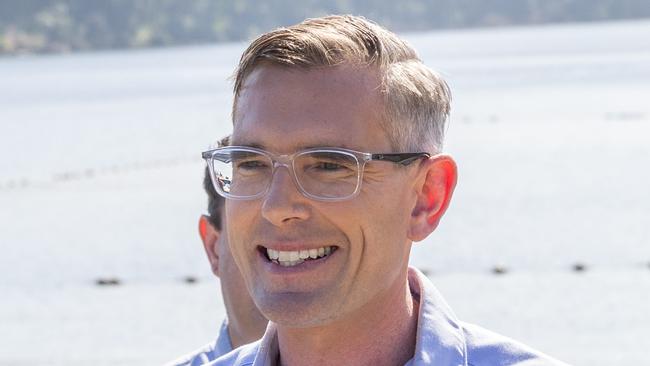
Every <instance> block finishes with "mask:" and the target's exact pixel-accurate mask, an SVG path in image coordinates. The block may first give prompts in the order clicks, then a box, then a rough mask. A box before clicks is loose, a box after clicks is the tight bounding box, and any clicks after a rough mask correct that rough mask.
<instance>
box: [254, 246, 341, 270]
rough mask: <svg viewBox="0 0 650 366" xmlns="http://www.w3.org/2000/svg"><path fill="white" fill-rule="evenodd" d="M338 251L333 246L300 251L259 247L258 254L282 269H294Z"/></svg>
mask: <svg viewBox="0 0 650 366" xmlns="http://www.w3.org/2000/svg"><path fill="white" fill-rule="evenodd" d="M337 249H338V247H337V246H335V245H328V246H322V247H318V248H309V249H306V248H305V249H300V250H278V249H272V248H267V247H264V246H259V247H258V250H259V251H260V253H261V254H262V255H263V256H264V257H265V258H266V259H267V260H268V261H269V262H271V263H274V264H276V265H279V266H282V267H294V266H298V265H300V264H303V263H305V262H316V261H321V260H323V259H325V258H327V257H328V256H330V255H331V254H332V253H334V252H335V251H336V250H337Z"/></svg>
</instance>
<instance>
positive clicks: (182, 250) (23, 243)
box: [0, 21, 650, 366]
mask: <svg viewBox="0 0 650 366" xmlns="http://www.w3.org/2000/svg"><path fill="white" fill-rule="evenodd" d="M648 34H650V22H648V21H636V22H619V23H595V24H581V25H562V26H542V27H529V28H504V29H488V30H482V29H479V30H462V31H445V32H434V33H419V34H408V35H405V37H406V38H407V39H408V40H409V41H411V43H412V44H413V45H414V46H415V48H416V49H417V50H418V51H419V52H420V54H421V56H422V58H423V59H424V60H425V62H426V63H427V64H428V65H430V66H432V67H434V68H435V69H437V70H439V71H440V72H441V73H442V74H443V75H444V76H445V77H446V78H447V80H448V81H449V83H450V85H451V87H452V90H453V93H454V105H453V113H452V118H451V124H450V127H449V130H448V138H447V144H446V150H447V151H448V152H449V153H451V154H452V155H453V156H454V157H455V158H456V160H457V162H458V165H459V169H460V176H459V183H458V187H457V190H456V193H455V196H454V200H453V202H452V205H451V207H450V209H449V211H448V213H447V215H446V216H445V218H444V219H443V222H442V223H441V225H440V227H439V229H438V230H437V231H436V232H435V233H434V234H432V235H431V236H430V237H429V238H428V239H426V240H425V241H423V242H421V243H418V244H416V245H415V248H414V253H413V255H412V263H413V264H414V265H415V266H417V267H419V268H423V269H426V270H427V271H428V272H429V273H430V276H431V278H432V279H433V281H434V283H436V285H437V286H438V287H439V288H440V290H441V291H442V293H443V294H444V295H445V296H446V297H447V299H448V301H449V302H450V303H451V305H452V307H453V308H454V309H455V310H456V312H457V313H458V314H459V316H460V317H461V318H462V319H464V320H467V321H472V322H475V323H478V324H481V325H483V326H485V327H488V328H490V329H493V330H496V331H499V332H501V333H504V334H506V335H509V336H512V337H514V338H516V339H519V340H522V341H524V342H526V343H529V344H531V345H532V346H534V347H536V348H539V349H541V350H543V351H545V352H547V353H549V354H551V355H554V356H556V357H558V358H561V359H563V360H565V361H567V362H570V363H573V364H577V365H603V366H605V365H608V366H609V365H632V364H634V365H641V364H650V353H649V352H648V349H650V338H648V337H647V333H648V332H649V331H650V314H648V310H647V309H649V308H650V193H649V192H650V188H649V187H650V103H649V102H648V101H649V100H650V37H648V36H647V35H648ZM244 46H245V45H244V44H240V43H237V44H224V45H218V46H202V47H189V48H174V49H161V50H146V51H126V52H122V51H120V52H100V53H89V54H76V55H65V56H38V57H20V58H4V59H0V253H2V254H1V255H0V271H1V272H0V274H1V277H0V290H1V291H2V300H1V301H0V365H35V364H37V365H81V364H89V363H90V364H93V365H157V364H161V363H163V362H165V361H167V360H169V359H171V358H174V357H175V356H178V355H180V354H182V353H185V352H187V351H189V350H191V349H193V348H195V347H198V346H200V345H202V344H204V343H206V342H207V341H209V340H211V339H212V338H213V337H214V336H215V335H216V332H217V329H218V326H219V322H220V319H221V318H222V316H223V313H224V310H223V305H222V304H221V299H220V293H219V291H218V281H217V280H215V279H213V277H212V276H211V273H210V271H209V267H208V265H207V262H206V260H205V259H204V255H203V249H202V247H201V244H200V242H199V239H198V236H197V234H196V221H197V218H198V215H199V214H200V213H202V212H203V211H204V209H205V196H204V194H203V192H202V189H201V179H202V173H203V171H202V168H203V163H202V161H201V159H200V152H201V151H202V150H203V149H205V148H206V147H207V146H208V145H210V144H211V143H212V142H213V140H215V139H217V138H219V137H221V136H223V135H225V134H227V133H229V132H230V129H231V126H230V122H229V109H230V104H231V91H230V88H231V85H230V83H229V81H228V80H227V78H228V76H229V75H230V73H231V72H232V70H233V68H234V66H235V64H236V62H237V60H238V57H239V54H240V53H241V51H242V50H243V48H244ZM577 263H580V264H583V265H584V266H585V267H586V271H583V272H580V273H576V272H574V271H572V267H573V266H574V265H575V264H577ZM497 265H498V266H503V267H504V268H506V269H507V270H508V272H507V273H506V274H504V275H501V276H496V275H493V274H492V272H491V269H492V268H493V267H494V266H497ZM105 276H109V277H110V276H114V277H118V278H120V279H121V281H122V285H121V286H115V287H97V286H95V285H94V281H95V279H97V278H99V277H105ZM186 276H195V277H197V278H198V280H199V281H198V283H196V284H193V285H188V284H186V283H185V282H184V281H183V280H182V279H183V278H184V277H186Z"/></svg>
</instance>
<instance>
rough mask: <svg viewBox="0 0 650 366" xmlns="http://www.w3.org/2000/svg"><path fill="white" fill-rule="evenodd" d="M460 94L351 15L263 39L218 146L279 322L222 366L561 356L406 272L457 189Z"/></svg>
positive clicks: (242, 260)
mask: <svg viewBox="0 0 650 366" xmlns="http://www.w3.org/2000/svg"><path fill="white" fill-rule="evenodd" d="M449 101H450V94H449V90H448V88H447V86H446V84H445V82H444V81H443V80H442V79H441V78H440V77H439V76H438V75H436V74H435V73H434V72H432V71H431V70H430V69H428V68H427V67H426V66H424V65H423V64H422V62H421V61H420V60H419V59H418V58H417V55H416V53H415V51H414V50H413V49H412V48H411V47H410V46H408V45H407V44H406V43H405V42H404V41H402V40H401V39H399V38H398V37H397V36H396V35H394V34H392V33H390V32H389V31H387V30H385V29H383V28H381V27H379V26H378V25H376V24H374V23H371V22H369V21H366V20H365V19H363V18H359V17H352V16H330V17H324V18H318V19H311V20H306V21H304V22H302V23H300V24H298V25H295V26H292V27H289V28H283V29H278V30H276V31H273V32H270V33H267V34H264V35H262V36H261V37H259V38H258V39H256V40H255V41H253V43H252V44H251V45H250V46H249V48H248V49H247V50H246V51H245V52H244V54H243V56H242V58H241V61H240V64H239V67H238V70H237V73H236V79H235V87H234V105H233V114H232V115H233V135H232V144H233V146H230V147H226V148H221V149H216V150H211V151H207V152H204V154H203V156H204V158H205V159H206V160H207V161H208V164H209V167H210V169H211V173H212V178H213V181H214V184H215V187H216V189H217V191H218V192H219V193H220V194H221V195H223V196H225V197H226V198H227V200H226V216H227V218H228V220H227V221H228V228H227V231H228V238H229V242H230V246H231V250H232V254H233V257H234V259H235V262H236V263H237V266H238V267H239V269H240V270H241V272H242V275H243V277H244V280H245V282H246V286H247V288H248V291H249V292H250V294H251V296H252V298H253V300H254V302H255V304H256V305H257V307H258V308H259V309H260V311H261V312H262V314H264V316H265V317H266V318H268V319H269V320H270V323H269V326H268V327H267V329H266V332H265V334H264V336H263V337H262V339H261V340H259V341H257V342H255V343H252V344H250V345H246V346H243V347H240V348H239V349H237V350H235V351H233V352H231V353H229V354H227V355H225V356H223V357H222V358H219V359H217V360H216V361H214V362H213V363H211V364H212V365H256V366H262V365H290V366H293V365H391V366H392V365H404V364H406V365H440V366H443V365H474V366H478V365H526V366H529V365H559V364H561V363H559V362H558V361H554V360H552V359H551V358H549V357H547V356H545V355H543V354H541V353H539V352H536V351H534V350H531V349H530V348H528V347H526V346H523V345H521V344H519V343H516V342H514V341H512V340H510V339H508V338H505V337H502V336H499V335H496V334H494V333H491V332H489V331H487V330H484V329H482V328H480V327H477V326H475V325H471V324H466V323H462V322H460V321H459V320H458V319H457V318H456V316H455V315H454V313H453V312H452V311H451V309H450V308H449V307H448V306H447V304H446V303H445V301H444V300H443V299H442V297H441V295H440V294H439V293H438V292H437V291H436V289H435V287H434V286H433V284H432V283H431V282H430V281H429V280H428V279H427V278H426V277H425V276H424V275H422V274H421V273H420V272H418V271H417V270H415V269H412V268H409V267H408V260H409V253H410V249H411V245H412V242H413V241H420V240H422V239H424V238H425V237H427V236H428V235H429V234H430V233H431V232H433V230H434V229H435V228H436V227H437V225H438V223H439V222H440V219H441V218H442V215H443V214H444V212H445V210H446V209H447V206H448V205H449V202H450V199H451V196H452V193H453V190H454V187H455V185H456V165H455V163H454V160H453V159H452V158H451V157H450V156H448V155H445V154H442V153H441V151H442V141H443V133H444V131H445V122H446V119H447V116H448V114H449Z"/></svg>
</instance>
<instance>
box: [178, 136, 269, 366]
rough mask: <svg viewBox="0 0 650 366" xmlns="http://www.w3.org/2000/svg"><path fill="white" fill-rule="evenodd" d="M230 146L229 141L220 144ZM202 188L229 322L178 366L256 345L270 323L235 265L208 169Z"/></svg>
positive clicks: (209, 250)
mask: <svg viewBox="0 0 650 366" xmlns="http://www.w3.org/2000/svg"><path fill="white" fill-rule="evenodd" d="M219 145H220V146H226V145H228V138H227V137H226V138H224V139H223V140H221V141H220V143H219ZM203 188H204V189H205V191H206V193H207V194H208V215H201V217H200V218H199V234H200V236H201V241H203V247H204V249H205V253H206V254H207V256H208V261H209V262H210V266H211V268H212V273H214V275H215V276H217V277H219V279H220V282H221V294H222V296H223V301H224V304H225V306H226V314H227V318H226V319H225V320H224V322H223V323H222V325H221V329H220V331H219V335H218V337H217V340H216V341H215V342H212V343H209V344H207V345H205V346H204V347H202V348H200V349H198V350H196V351H194V352H192V353H190V354H188V355H186V356H183V357H181V358H179V359H178V360H176V361H173V362H171V363H169V365H170V366H171V365H175V366H198V365H203V364H206V363H208V362H210V361H212V360H215V359H217V358H218V357H220V356H221V355H224V354H226V353H228V352H230V351H231V350H232V349H233V348H237V347H239V346H241V345H243V344H246V343H250V342H253V341H255V340H257V339H259V338H260V337H261V336H262V334H264V329H266V324H267V320H266V318H264V316H263V315H262V314H260V312H259V311H258V310H257V308H256V307H255V304H254V303H253V300H252V299H251V297H250V295H249V294H248V292H247V291H246V285H245V284H244V280H243V279H242V277H241V273H240V272H239V269H238V268H237V266H236V265H235V263H234V262H233V259H232V254H231V253H230V248H229V247H228V242H227V240H226V235H223V233H224V226H226V222H225V220H224V218H223V204H224V199H223V197H221V196H219V195H218V194H217V192H215V190H214V186H213V185H212V182H211V180H210V175H209V172H208V169H207V168H206V169H205V176H204V179H203Z"/></svg>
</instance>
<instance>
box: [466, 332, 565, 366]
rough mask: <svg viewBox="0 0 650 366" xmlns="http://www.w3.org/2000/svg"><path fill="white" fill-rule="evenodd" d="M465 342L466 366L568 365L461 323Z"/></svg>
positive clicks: (505, 338)
mask: <svg viewBox="0 0 650 366" xmlns="http://www.w3.org/2000/svg"><path fill="white" fill-rule="evenodd" d="M462 327H463V330H464V333H465V341H466V344H467V364H468V366H495V365H498V366H568V364H566V363H563V362H560V361H558V360H555V359H553V358H552V357H550V356H548V355H546V354H544V353H542V352H539V351H537V350H535V349H533V348H531V347H529V346H526V345H524V344H523V343H519V342H517V341H515V340H513V339H510V338H508V337H505V336H502V335H500V334H497V333H494V332H492V331H489V330H487V329H485V328H482V327H480V326H478V325H474V324H469V323H464V322H463V323H462Z"/></svg>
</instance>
